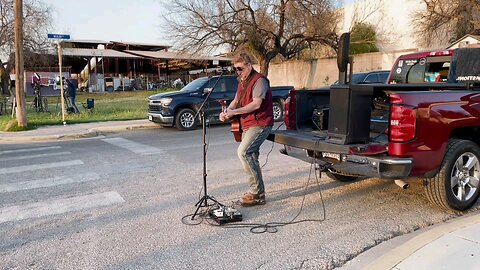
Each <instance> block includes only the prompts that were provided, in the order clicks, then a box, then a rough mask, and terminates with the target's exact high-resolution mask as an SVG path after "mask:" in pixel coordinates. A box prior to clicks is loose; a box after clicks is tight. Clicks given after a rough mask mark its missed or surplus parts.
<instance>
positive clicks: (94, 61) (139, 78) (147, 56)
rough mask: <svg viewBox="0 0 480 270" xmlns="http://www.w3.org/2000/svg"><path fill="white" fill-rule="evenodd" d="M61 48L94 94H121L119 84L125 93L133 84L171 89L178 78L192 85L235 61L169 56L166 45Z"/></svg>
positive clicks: (88, 43)
mask: <svg viewBox="0 0 480 270" xmlns="http://www.w3.org/2000/svg"><path fill="white" fill-rule="evenodd" d="M61 44H62V47H63V48H62V54H63V56H64V58H65V59H64V62H65V64H66V65H68V66H69V67H70V68H69V71H70V73H71V74H75V76H77V77H78V78H80V79H82V81H83V83H84V87H86V88H87V89H89V90H91V91H104V89H106V88H108V87H110V89H111V87H112V85H113V89H114V90H117V89H118V85H119V83H118V81H120V84H121V85H122V89H123V88H124V87H123V86H124V85H126V86H125V87H127V86H128V84H129V83H132V84H135V85H136V86H135V89H139V85H140V87H146V88H147V89H148V87H149V85H152V83H156V84H157V85H160V84H162V85H163V84H166V85H168V84H170V83H171V82H172V81H174V80H176V79H178V78H181V79H182V81H184V82H189V81H191V80H193V79H195V78H196V77H199V76H209V75H211V74H215V73H216V72H218V70H217V69H218V67H219V66H228V65H230V61H231V59H230V58H228V57H218V56H204V55H199V54H188V53H182V52H169V51H168V49H169V48H170V46H168V45H162V44H147V43H136V42H123V41H104V40H64V41H62V42H61ZM49 54H51V55H56V54H57V52H56V51H53V50H52V52H49ZM112 81H113V83H112Z"/></svg>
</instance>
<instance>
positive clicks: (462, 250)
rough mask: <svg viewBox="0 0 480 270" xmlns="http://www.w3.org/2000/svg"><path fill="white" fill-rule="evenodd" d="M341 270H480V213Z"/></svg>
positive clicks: (105, 125) (75, 129)
mask: <svg viewBox="0 0 480 270" xmlns="http://www.w3.org/2000/svg"><path fill="white" fill-rule="evenodd" d="M140 128H159V125H157V124H155V123H152V122H150V121H148V120H133V121H110V122H97V123H85V124H72V125H66V126H62V125H58V126H45V127H40V128H38V129H36V130H30V131H22V132H0V144H1V143H15V142H26V141H30V142H31V141H41V140H58V139H75V138H84V137H95V136H97V135H99V133H101V132H118V131H125V130H131V129H140ZM341 269H344V270H345V269H348V270H350V269H355V270H356V269H368V270H370V269H379V270H385V269H395V270H414V269H415V270H417V269H462V270H467V269H480V213H479V212H478V210H472V211H471V213H469V214H467V215H465V216H463V217H458V218H455V219H453V220H450V221H447V222H443V223H440V224H437V225H434V226H431V227H428V228H425V229H421V230H418V231H416V232H413V233H410V234H406V235H402V236H398V237H395V238H393V239H391V240H388V241H385V242H383V243H381V244H379V245H377V246H375V247H373V248H371V249H369V250H367V251H365V252H363V253H361V254H360V255H358V256H357V257H355V258H354V259H352V260H351V261H349V262H348V263H347V264H345V265H344V266H342V267H341Z"/></svg>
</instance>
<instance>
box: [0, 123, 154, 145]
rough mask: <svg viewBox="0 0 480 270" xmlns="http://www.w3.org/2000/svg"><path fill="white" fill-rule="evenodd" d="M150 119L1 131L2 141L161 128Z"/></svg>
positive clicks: (74, 136) (23, 140) (48, 138)
mask: <svg viewBox="0 0 480 270" xmlns="http://www.w3.org/2000/svg"><path fill="white" fill-rule="evenodd" d="M159 127H160V126H159V125H158V124H155V123H152V122H150V121H148V120H146V119H145V120H129V121H108V122H95V123H84V124H71V125H69V124H67V125H65V126H63V125H56V126H43V127H39V128H38V129H35V130H28V131H20V132H0V143H7V142H10V143H15V142H31V141H49V140H58V139H75V138H86V137H95V136H97V135H98V134H99V133H100V132H118V131H124V130H131V129H140V128H159Z"/></svg>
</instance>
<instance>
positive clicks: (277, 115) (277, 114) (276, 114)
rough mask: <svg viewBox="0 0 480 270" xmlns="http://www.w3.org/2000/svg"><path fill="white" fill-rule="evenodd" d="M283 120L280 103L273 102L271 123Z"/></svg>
mask: <svg viewBox="0 0 480 270" xmlns="http://www.w3.org/2000/svg"><path fill="white" fill-rule="evenodd" d="M282 120H283V106H282V104H281V103H280V102H273V121H275V122H277V121H282Z"/></svg>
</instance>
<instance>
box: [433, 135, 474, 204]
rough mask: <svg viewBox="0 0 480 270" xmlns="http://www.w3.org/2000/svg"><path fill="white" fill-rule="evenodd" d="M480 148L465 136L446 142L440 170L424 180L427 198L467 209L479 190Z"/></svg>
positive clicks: (437, 202)
mask: <svg viewBox="0 0 480 270" xmlns="http://www.w3.org/2000/svg"><path fill="white" fill-rule="evenodd" d="M479 179H480V148H479V147H478V146H477V145H476V144H475V143H473V142H471V141H467V140H460V139H453V140H450V141H449V142H448V146H447V152H446V153H445V157H444V159H443V162H442V166H441V167H440V171H439V172H438V173H437V175H436V176H435V177H433V178H427V179H425V180H424V188H425V193H426V195H427V197H428V199H429V200H430V201H431V202H432V203H434V204H436V205H438V206H440V207H442V208H444V209H447V210H448V209H449V208H451V209H455V210H460V211H463V210H467V209H468V208H470V207H471V206H472V205H473V204H475V202H476V201H477V199H478V196H479V193H480V184H479Z"/></svg>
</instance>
